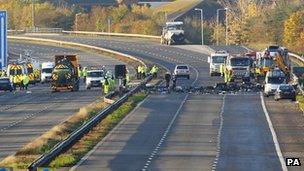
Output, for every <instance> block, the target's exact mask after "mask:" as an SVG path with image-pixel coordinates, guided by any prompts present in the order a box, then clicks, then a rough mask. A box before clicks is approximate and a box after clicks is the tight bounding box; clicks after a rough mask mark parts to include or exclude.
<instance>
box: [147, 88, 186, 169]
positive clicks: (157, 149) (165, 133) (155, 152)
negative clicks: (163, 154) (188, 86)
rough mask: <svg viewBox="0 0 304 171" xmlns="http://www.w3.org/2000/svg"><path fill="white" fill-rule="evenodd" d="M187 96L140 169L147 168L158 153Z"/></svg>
mask: <svg viewBox="0 0 304 171" xmlns="http://www.w3.org/2000/svg"><path fill="white" fill-rule="evenodd" d="M188 97H189V94H187V95H186V96H185V98H184V99H183V101H182V102H181V104H180V105H179V107H178V109H177V111H176V113H175V114H174V116H173V118H172V120H171V122H170V123H169V125H168V127H167V129H166V130H165V132H164V134H163V136H162V138H161V139H160V140H159V142H158V144H157V145H156V147H155V148H154V150H153V152H152V153H151V154H150V156H149V158H148V160H147V161H146V163H145V165H144V167H143V168H142V169H141V170H142V171H145V170H147V168H148V166H149V165H150V163H151V161H152V159H153V157H154V156H155V155H156V154H157V153H158V151H159V148H160V146H161V145H162V143H163V141H164V140H165V139H166V137H167V134H168V133H169V131H170V130H171V128H172V126H173V123H174V122H175V120H176V118H177V116H178V115H179V113H180V111H181V109H182V107H183V106H184V104H185V102H186V101H187V98H188ZM150 158H151V159H150Z"/></svg>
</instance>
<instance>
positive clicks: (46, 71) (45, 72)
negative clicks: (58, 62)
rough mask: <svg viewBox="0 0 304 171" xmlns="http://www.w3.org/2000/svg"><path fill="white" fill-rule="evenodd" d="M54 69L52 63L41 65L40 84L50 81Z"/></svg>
mask: <svg viewBox="0 0 304 171" xmlns="http://www.w3.org/2000/svg"><path fill="white" fill-rule="evenodd" d="M54 67H55V63H54V62H43V63H42V64H41V83H46V82H50V81H51V78H52V72H53V69H54Z"/></svg>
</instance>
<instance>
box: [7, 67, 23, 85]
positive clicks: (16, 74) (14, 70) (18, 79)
mask: <svg viewBox="0 0 304 171" xmlns="http://www.w3.org/2000/svg"><path fill="white" fill-rule="evenodd" d="M23 74H25V71H24V68H23V66H22V65H19V64H17V63H11V64H9V65H8V66H7V70H6V75H7V77H9V78H10V81H11V82H12V83H14V84H15V85H16V86H22V79H23ZM14 80H15V81H14Z"/></svg>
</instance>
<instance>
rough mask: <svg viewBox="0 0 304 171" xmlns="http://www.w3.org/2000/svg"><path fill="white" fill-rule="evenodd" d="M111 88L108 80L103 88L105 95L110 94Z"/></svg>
mask: <svg viewBox="0 0 304 171" xmlns="http://www.w3.org/2000/svg"><path fill="white" fill-rule="evenodd" d="M109 88H110V85H109V81H108V79H107V78H106V79H105V82H104V86H103V92H104V94H105V95H106V94H108V93H109Z"/></svg>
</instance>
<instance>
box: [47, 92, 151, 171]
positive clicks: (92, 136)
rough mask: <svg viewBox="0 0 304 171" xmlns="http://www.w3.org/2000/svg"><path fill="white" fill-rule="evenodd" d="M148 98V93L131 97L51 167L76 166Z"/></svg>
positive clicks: (58, 158) (60, 156)
mask: <svg viewBox="0 0 304 171" xmlns="http://www.w3.org/2000/svg"><path fill="white" fill-rule="evenodd" d="M146 96H147V94H146V93H137V94H135V95H133V96H132V97H130V98H129V99H128V101H127V102H126V103H124V104H123V105H122V106H120V107H119V108H118V109H117V110H115V111H114V112H113V113H111V114H110V115H109V116H107V117H106V118H105V119H103V120H102V121H101V122H100V123H99V124H98V125H96V126H95V127H94V128H93V129H92V130H91V131H90V132H89V133H88V134H87V135H85V136H84V137H82V138H81V139H80V140H79V141H78V142H77V143H76V144H75V145H74V146H73V147H72V148H70V149H69V150H68V151H66V152H65V153H63V154H61V155H59V156H58V157H57V158H56V159H55V160H53V161H52V162H51V163H50V166H51V167H55V168H59V167H68V166H73V165H75V164H76V163H77V162H78V161H79V160H80V159H81V158H82V157H83V156H84V155H85V154H86V153H88V152H89V151H90V150H91V149H92V148H93V147H94V146H95V145H96V144H97V143H98V142H99V141H100V140H102V139H103V138H104V137H105V136H106V135H107V134H108V133H109V132H110V131H111V130H112V129H113V128H114V127H115V126H116V125H117V124H118V123H119V122H120V121H121V120H122V119H123V118H124V117H125V116H126V115H127V114H128V113H130V111H131V110H133V109H134V108H135V107H136V105H137V104H138V103H139V102H140V101H142V100H143V99H144V98H145V97H146Z"/></svg>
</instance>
